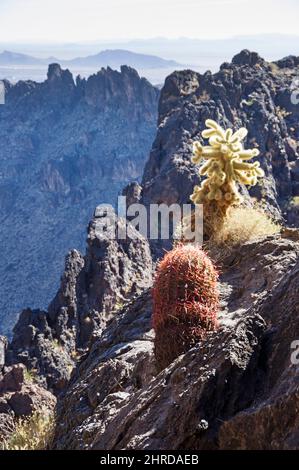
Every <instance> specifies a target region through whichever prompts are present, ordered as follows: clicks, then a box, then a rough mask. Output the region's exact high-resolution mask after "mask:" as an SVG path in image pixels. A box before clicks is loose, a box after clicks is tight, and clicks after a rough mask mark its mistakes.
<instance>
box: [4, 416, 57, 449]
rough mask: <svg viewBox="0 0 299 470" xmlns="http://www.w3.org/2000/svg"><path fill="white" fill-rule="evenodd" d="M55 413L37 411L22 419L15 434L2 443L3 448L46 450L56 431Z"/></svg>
mask: <svg viewBox="0 0 299 470" xmlns="http://www.w3.org/2000/svg"><path fill="white" fill-rule="evenodd" d="M54 422H55V420H54V414H53V413H52V414H51V413H49V411H44V412H35V413H34V414H33V415H32V416H30V417H29V418H23V419H20V420H19V422H18V423H17V425H16V428H15V430H14V432H13V434H12V435H11V436H10V437H9V439H8V440H7V441H5V442H4V443H2V450H46V448H47V446H48V444H49V443H50V442H51V439H52V436H53V431H54Z"/></svg>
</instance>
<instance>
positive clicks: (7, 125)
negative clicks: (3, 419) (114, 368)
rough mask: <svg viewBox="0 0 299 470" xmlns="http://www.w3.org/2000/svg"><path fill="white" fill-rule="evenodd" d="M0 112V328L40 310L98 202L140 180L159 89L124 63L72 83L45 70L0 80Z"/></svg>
mask: <svg viewBox="0 0 299 470" xmlns="http://www.w3.org/2000/svg"><path fill="white" fill-rule="evenodd" d="M5 87H6V104H5V105H4V106H1V107H0V141H1V150H0V221H1V223H0V243H1V259H2V262H1V266H0V278H1V287H0V328H1V330H2V332H3V331H7V330H8V329H9V327H10V326H12V325H13V324H14V322H15V319H16V314H17V313H18V312H19V311H20V310H21V309H23V308H25V307H26V306H29V305H30V306H31V307H34V308H45V307H47V305H48V303H49V301H50V299H51V298H52V297H53V295H54V293H55V291H56V290H57V287H58V284H57V281H58V280H59V276H60V273H61V272H62V271H63V257H64V255H65V253H67V252H68V251H69V250H70V249H71V248H77V249H79V250H80V249H83V248H84V231H85V227H86V225H87V223H88V221H89V220H90V218H91V215H92V212H93V210H94V207H95V206H96V205H97V204H98V203H99V202H105V203H115V200H116V196H117V194H118V193H119V191H120V190H121V189H122V188H123V186H124V185H126V184H127V183H128V182H129V181H131V180H134V179H137V180H138V179H140V178H141V176H142V171H143V167H144V163H145V160H146V158H147V156H148V152H149V150H150V146H151V144H152V141H153V138H154V135H155V132H156V121H157V103H158V95H159V92H158V90H157V89H156V88H154V87H153V86H152V85H151V84H150V83H149V82H148V81H147V80H145V79H142V78H140V77H139V76H138V74H137V72H136V71H135V70H133V69H131V68H129V67H126V66H124V67H122V68H121V72H116V71H113V70H111V69H109V68H108V69H102V70H101V71H99V72H98V73H97V74H96V75H93V76H91V77H89V78H88V79H87V80H86V79H81V78H80V77H78V78H77V79H76V81H74V79H73V76H72V75H71V73H70V72H69V71H68V70H62V69H61V68H60V66H59V65H57V64H56V65H55V64H53V65H50V66H49V71H48V78H47V80H46V81H45V82H44V83H35V82H30V81H28V82H18V83H17V84H15V85H12V84H10V83H8V82H6V83H5Z"/></svg>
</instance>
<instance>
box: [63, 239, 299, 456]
mask: <svg viewBox="0 0 299 470" xmlns="http://www.w3.org/2000/svg"><path fill="white" fill-rule="evenodd" d="M296 234H297V235H296ZM289 236H291V237H292V240H291V239H290V238H288V237H289ZM298 255H299V235H298V232H285V233H283V234H282V236H280V235H278V236H271V237H268V238H265V239H263V240H257V241H255V242H248V243H246V244H245V245H244V246H243V247H240V248H238V249H236V250H235V251H233V252H232V253H231V254H230V255H229V256H228V258H227V259H226V260H225V261H224V263H223V266H222V274H221V279H220V290H221V298H222V310H221V314H220V329H219V330H218V331H217V332H214V333H210V334H209V336H208V338H207V339H205V340H204V341H202V342H199V343H198V345H197V346H196V347H194V348H192V349H191V350H190V351H188V352H187V353H186V354H184V355H182V356H180V357H179V358H178V359H177V360H176V361H174V362H173V363H172V364H171V365H170V366H169V367H168V368H167V369H165V370H163V371H162V372H161V373H160V374H159V375H157V373H156V372H155V360H154V356H153V344H152V339H153V332H152V330H151V323H150V317H151V301H150V297H149V295H148V294H144V295H143V296H141V297H139V298H138V299H136V300H135V301H133V302H132V303H131V304H129V305H128V306H127V307H126V308H125V309H124V310H123V311H122V313H121V314H120V315H119V316H118V317H117V318H115V320H114V321H113V322H112V323H111V325H109V326H108V327H107V329H106V330H105V331H104V332H103V334H102V336H100V337H99V338H97V339H95V342H94V344H93V345H92V348H91V349H90V352H89V353H88V354H87V355H86V357H84V358H82V360H81V362H80V364H79V366H78V367H77V369H76V371H75V373H74V374H73V377H72V381H71V383H70V386H69V388H68V390H67V391H66V393H65V396H64V398H63V399H61V401H60V402H59V405H58V421H57V428H56V436H55V440H54V448H55V449H108V450H112V449H113V450H115V449H119V450H120V449H162V450H166V449H168V450H169V449H172V450H175V449H180V450H182V449H231V448H233V449H278V448H280V449H294V448H298V447H299V439H298V416H297V413H296V409H297V408H298V365H293V364H292V363H291V353H292V349H291V344H292V342H293V341H294V340H295V339H296V338H298V337H299V322H298V298H299V291H298V288H299V282H298V281H299V256H298Z"/></svg>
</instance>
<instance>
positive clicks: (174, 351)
mask: <svg viewBox="0 0 299 470" xmlns="http://www.w3.org/2000/svg"><path fill="white" fill-rule="evenodd" d="M217 279H218V273H217V271H216V269H215V267H214V266H213V263H212V261H211V260H210V259H209V257H208V256H207V255H206V253H205V252H204V251H203V250H201V249H200V248H199V247H197V246H195V245H191V244H189V245H183V244H181V245H179V246H177V247H175V248H174V249H173V250H171V251H170V252H168V253H167V254H166V255H165V256H164V258H163V259H162V260H161V261H160V263H159V265H158V268H157V273H156V277H155V281H154V287H153V291H152V292H153V318H152V321H153V327H154V330H155V333H156V336H155V356H156V360H157V365H158V369H163V368H165V367H167V366H168V365H169V364H170V363H171V362H172V361H173V360H174V359H175V358H176V357H177V356H179V355H180V354H182V353H184V352H186V351H187V350H188V349H190V347H192V346H193V345H194V344H196V343H197V342H198V341H199V340H200V339H202V338H203V337H204V336H205V334H206V332H207V331H212V330H215V329H216V328H217V312H218V308H219V296H218V289H217Z"/></svg>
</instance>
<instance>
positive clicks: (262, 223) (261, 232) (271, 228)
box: [206, 207, 281, 260]
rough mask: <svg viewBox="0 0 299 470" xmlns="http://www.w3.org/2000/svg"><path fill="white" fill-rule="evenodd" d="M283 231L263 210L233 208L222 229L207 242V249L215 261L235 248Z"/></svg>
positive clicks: (215, 232)
mask: <svg viewBox="0 0 299 470" xmlns="http://www.w3.org/2000/svg"><path fill="white" fill-rule="evenodd" d="M280 231H281V226H280V225H279V224H277V223H275V222H273V220H272V219H271V218H270V217H269V216H268V215H267V214H266V213H265V212H263V211H262V210H260V209H256V208H247V207H246V208H245V207H233V208H231V209H230V211H229V212H228V213H227V215H226V217H225V220H224V221H223V224H222V225H221V227H220V229H219V230H218V231H217V230H215V231H214V233H213V235H212V236H211V238H210V239H209V240H208V241H207V242H206V249H207V250H208V251H209V252H210V253H211V255H212V257H213V259H215V260H218V259H219V258H223V256H225V255H227V254H229V253H230V252H231V250H232V249H233V248H235V247H238V246H241V245H243V244H244V243H246V242H249V241H254V240H257V239H259V238H263V237H266V236H269V235H274V234H276V233H279V232H280Z"/></svg>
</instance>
